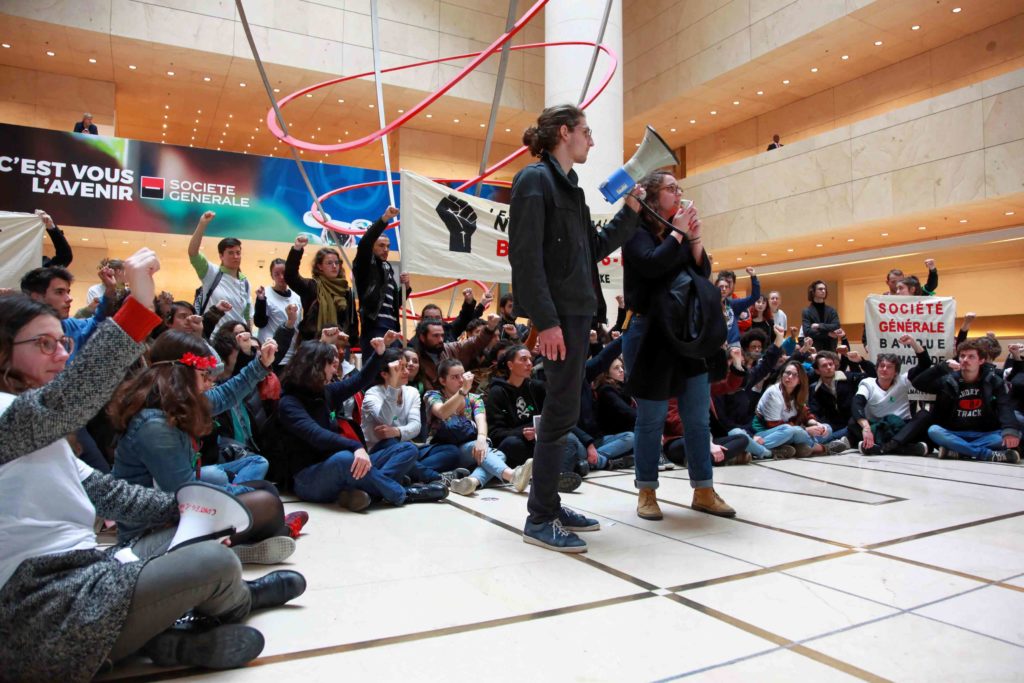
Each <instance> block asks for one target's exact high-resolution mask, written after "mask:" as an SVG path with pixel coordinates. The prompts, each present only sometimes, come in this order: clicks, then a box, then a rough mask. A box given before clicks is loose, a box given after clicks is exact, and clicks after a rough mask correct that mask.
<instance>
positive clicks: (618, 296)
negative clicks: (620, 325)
mask: <svg viewBox="0 0 1024 683" xmlns="http://www.w3.org/2000/svg"><path fill="white" fill-rule="evenodd" d="M615 303H617V304H618V305H619V308H625V307H626V297H624V296H622V295H621V294H616V295H615Z"/></svg>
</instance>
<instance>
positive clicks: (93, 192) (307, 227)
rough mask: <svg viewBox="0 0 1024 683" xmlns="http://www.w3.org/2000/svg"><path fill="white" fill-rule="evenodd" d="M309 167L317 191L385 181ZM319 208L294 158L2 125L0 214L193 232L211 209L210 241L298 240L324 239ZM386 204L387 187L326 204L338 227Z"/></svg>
mask: <svg viewBox="0 0 1024 683" xmlns="http://www.w3.org/2000/svg"><path fill="white" fill-rule="evenodd" d="M304 165H305V168H306V173H307V174H308V175H309V178H310V180H311V181H312V183H313V189H314V190H315V191H316V192H317V194H325V193H327V192H328V191H330V190H333V189H335V188H338V187H343V186H347V185H352V184H355V183H365V182H370V181H376V180H384V179H385V178H386V175H385V173H384V172H382V171H374V170H368V169H362V168H353V167H348V166H338V165H334V164H321V163H310V162H304ZM394 175H395V177H396V178H397V174H394ZM395 194H396V198H397V195H398V192H397V188H396V192H395ZM311 205H312V199H311V198H310V196H309V192H308V191H307V189H306V186H305V184H304V183H303V182H302V178H301V176H300V175H299V171H298V168H297V167H296V164H295V161H294V160H292V159H291V158H275V157H264V156H258V155H250V154H235V153H232V152H218V151H214V150H209V149H197V148H191V147H181V146H176V145H166V144H154V143H150V142H140V141H138V140H129V139H125V138H115V137H102V136H95V135H81V134H76V133H70V132H62V131H54V130H44V129H39V128H29V127H24V126H13V125H6V124H0V210H7V211H21V212H26V213H31V212H32V211H34V210H35V209H43V210H45V211H46V212H47V213H49V214H50V215H51V216H53V218H54V220H55V221H56V222H57V223H58V224H65V225H77V226H83V227H94V228H108V229H118V230H140V231H147V232H158V233H171V234H190V233H191V232H192V231H193V230H194V229H195V225H196V221H198V219H199V216H200V215H201V214H202V213H203V212H204V211H206V210H208V209H209V210H213V211H216V212H217V219H216V220H215V221H214V222H213V223H211V224H210V228H209V230H208V231H207V233H208V234H209V235H210V236H215V237H224V236H232V237H238V238H240V239H243V240H244V239H258V240H272V241H280V242H291V241H292V240H294V239H295V236H296V235H298V234H299V233H308V234H313V235H319V234H320V233H321V229H322V228H321V226H320V225H319V224H318V223H315V222H314V221H312V220H311V217H310V216H309V210H310V206H311ZM387 206H388V191H387V185H380V186H376V187H370V188H365V189H359V190H355V191H352V192H347V193H344V194H341V195H339V196H337V197H332V198H330V199H328V200H326V201H325V202H324V210H325V211H326V212H327V213H328V214H329V215H330V217H331V219H332V221H334V222H337V223H338V224H340V225H342V226H346V225H350V224H351V225H355V227H366V226H367V225H369V223H371V222H373V221H374V220H376V219H377V218H379V217H380V215H381V214H382V213H383V212H384V210H385V209H386V208H387ZM390 237H391V245H392V249H395V248H397V240H396V239H395V236H394V235H393V234H391V236H390Z"/></svg>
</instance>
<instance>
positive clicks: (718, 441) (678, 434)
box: [661, 398, 751, 467]
mask: <svg viewBox="0 0 1024 683" xmlns="http://www.w3.org/2000/svg"><path fill="white" fill-rule="evenodd" d="M714 410H715V407H714V404H712V405H711V412H712V419H711V431H712V437H711V462H712V464H713V465H714V466H715V467H718V466H721V465H748V464H750V460H751V453H750V452H749V450H748V448H747V446H748V444H749V443H750V440H749V438H748V436H747V434H746V433H738V434H722V435H719V436H716V435H715V434H714V432H715V431H716V430H715V422H716V420H715V419H714ZM684 441H685V439H683V420H682V418H680V417H679V399H676V398H670V399H669V400H668V413H667V414H666V415H665V433H664V435H663V436H662V443H661V450H662V453H664V454H665V457H666V458H668V459H669V460H670V461H672V462H673V463H674V464H676V465H679V466H680V467H686V444H685V443H684Z"/></svg>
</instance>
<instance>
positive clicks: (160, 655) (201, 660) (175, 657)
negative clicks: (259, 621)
mask: <svg viewBox="0 0 1024 683" xmlns="http://www.w3.org/2000/svg"><path fill="white" fill-rule="evenodd" d="M263 644H264V643H263V634H262V633H260V632H259V631H257V630H256V629H254V628H253V627H251V626H243V625H242V624H225V625H223V626H216V627H214V628H212V629H210V630H208V631H200V632H196V631H189V630H181V629H170V630H168V631H164V632H163V633H161V634H160V635H158V636H156V637H155V638H153V639H152V640H150V641H149V642H148V643H146V645H145V646H144V647H143V648H142V652H143V654H145V655H146V656H147V657H149V658H150V659H152V660H153V663H154V664H156V665H157V666H201V667H203V668H206V669H237V668H238V667H240V666H245V665H246V664H248V663H249V662H251V661H252V660H254V659H256V658H257V657H259V656H260V653H261V652H263Z"/></svg>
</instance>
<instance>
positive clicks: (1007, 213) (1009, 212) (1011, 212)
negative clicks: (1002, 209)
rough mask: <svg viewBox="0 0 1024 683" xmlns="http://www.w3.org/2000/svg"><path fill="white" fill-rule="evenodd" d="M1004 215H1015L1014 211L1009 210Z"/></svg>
mask: <svg viewBox="0 0 1024 683" xmlns="http://www.w3.org/2000/svg"><path fill="white" fill-rule="evenodd" d="M1003 215H1004V216H1012V215H1013V211H1007V212H1006V213H1004V214H1003Z"/></svg>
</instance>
